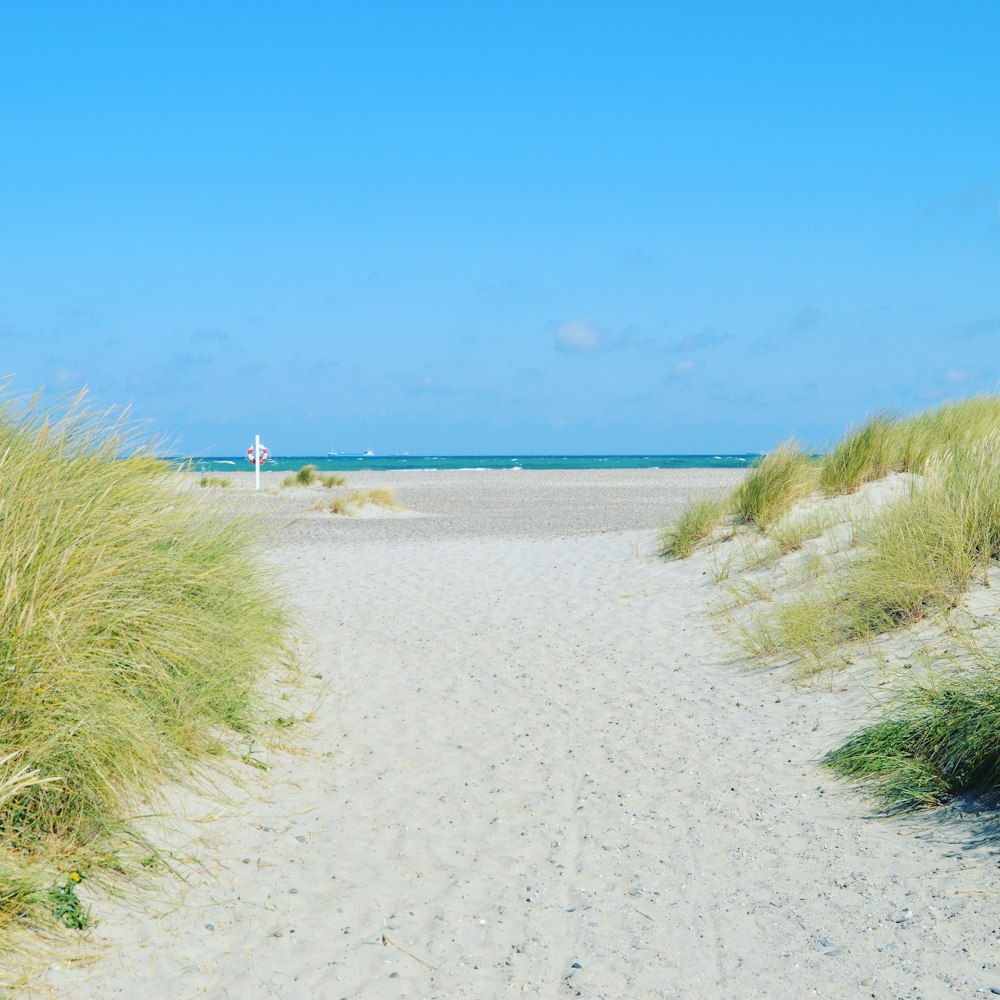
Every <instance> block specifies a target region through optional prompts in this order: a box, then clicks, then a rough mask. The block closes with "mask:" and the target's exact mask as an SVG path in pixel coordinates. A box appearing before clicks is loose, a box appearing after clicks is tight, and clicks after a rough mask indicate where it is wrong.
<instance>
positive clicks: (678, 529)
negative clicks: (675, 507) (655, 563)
mask: <svg viewBox="0 0 1000 1000" xmlns="http://www.w3.org/2000/svg"><path fill="white" fill-rule="evenodd" d="M721 514H722V504H721V503H720V502H719V501H718V500H713V499H711V498H709V497H703V498H702V499H699V500H692V501H691V502H690V503H689V504H688V505H687V506H686V507H685V508H684V510H683V511H681V514H680V516H679V517H678V518H677V520H676V522H674V523H673V524H672V525H668V526H667V527H665V528H664V529H663V531H662V532H661V533H660V555H663V556H666V557H667V558H669V559H686V558H687V557H688V556H690V555H691V554H692V553H693V552H694V550H695V549H696V548H697V547H698V546H699V544H700V543H701V542H703V541H704V540H705V539H706V538H707V537H708V536H709V535H710V534H711V533H712V531H713V530H714V529H715V527H716V525H717V524H718V523H719V518H720V516H721Z"/></svg>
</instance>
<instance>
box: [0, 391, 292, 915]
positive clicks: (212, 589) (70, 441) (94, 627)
mask: <svg viewBox="0 0 1000 1000" xmlns="http://www.w3.org/2000/svg"><path fill="white" fill-rule="evenodd" d="M134 448H135V443H134V442H133V441H132V440H131V439H130V436H129V434H128V432H127V431H126V430H125V429H124V428H123V427H122V426H120V425H115V424H114V423H112V422H110V421H109V418H101V417H96V418H95V417H93V416H91V415H88V414H87V413H86V412H84V411H83V410H82V409H80V406H79V404H77V405H74V406H71V407H70V408H69V409H68V410H67V411H65V412H63V413H61V414H53V413H42V412H39V411H37V410H36V409H32V408H31V407H27V408H24V407H18V406H17V405H7V406H5V407H2V408H0V747H2V748H3V750H2V753H3V756H2V758H0V859H2V860H0V926H3V925H4V924H5V923H10V922H12V921H14V922H16V921H22V922H23V921H29V922H32V921H39V920H41V919H43V917H44V915H45V914H46V913H47V914H49V915H50V916H52V914H53V913H54V910H55V907H54V902H53V901H54V900H55V899H57V898H58V899H59V900H61V905H63V906H64V908H65V907H70V908H72V901H71V900H70V899H69V896H72V893H73V880H70V881H66V876H65V872H66V871H68V870H69V869H70V868H72V870H73V871H79V870H82V869H84V868H85V867H86V866H87V865H88V864H93V863H94V861H93V859H94V857H95V856H97V854H100V855H102V856H112V855H113V854H114V850H115V844H121V843H123V842H124V840H123V838H124V837H125V834H124V833H123V830H124V827H125V824H126V823H127V820H128V817H129V815H130V814H131V812H132V811H133V809H134V808H135V804H136V802H137V801H138V800H139V799H140V798H142V799H146V800H149V799H154V798H155V796H156V792H157V789H158V788H160V787H161V786H162V785H163V783H164V782H165V781H166V780H168V779H170V778H176V777H181V776H183V775H184V774H185V773H187V772H188V771H189V769H190V768H191V767H193V766H194V764H195V763H196V761H197V760H198V759H199V758H200V757H203V756H204V755H209V754H211V755H214V754H217V753H218V752H219V751H220V749H221V748H222V746H223V744H224V742H225V736H224V733H225V732H226V731H227V730H228V731H230V732H232V731H237V732H249V731H250V730H251V729H252V727H253V725H254V720H255V696H254V685H255V681H256V679H257V677H258V675H259V673H260V671H261V668H262V666H263V664H264V661H265V660H266V659H267V658H268V657H271V656H273V655H275V654H276V652H277V651H278V650H279V648H280V646H281V641H282V632H283V627H284V625H283V613H282V610H281V608H280V606H279V602H278V601H277V599H276V598H275V596H274V593H273V591H272V589H271V586H270V584H269V583H268V580H267V578H266V577H265V576H264V575H263V573H262V571H261V569H260V568H259V566H258V565H257V564H256V562H255V561H254V559H253V558H252V555H251V552H250V551H249V545H248V539H249V538H250V537H251V535H250V534H249V533H247V532H246V531H245V530H244V526H243V525H241V524H240V523H239V522H237V521H234V520H232V519H231V518H226V517H224V516H222V515H221V514H219V513H217V512H213V508H212V506H211V505H206V504H204V503H199V502H196V501H194V500H192V499H189V498H188V497H186V496H185V495H183V494H182V493H179V492H178V491H177V490H176V488H175V479H174V478H173V476H172V474H171V472H170V470H169V468H168V467H167V466H166V465H164V464H162V463H160V462H158V461H156V460H154V459H153V458H150V457H148V456H146V455H144V454H142V453H138V454H137V453H135V450H134ZM147 808H148V807H147ZM109 843H110V845H111V846H110V847H108V844H109ZM97 845H100V848H99V850H98V846H97ZM95 852H96V854H95ZM88 858H89V859H90V860H89V861H88ZM53 872H62V873H63V874H62V875H61V876H60V877H59V878H58V879H55V878H54V875H53ZM46 880H48V885H47V887H46V886H45V884H44V883H45V881H46ZM53 886H55V888H58V889H59V891H58V893H56V896H55V897H54V896H53V895H52V892H53V891H55V890H54V889H53ZM60 887H61V888H60ZM64 922H65V921H64Z"/></svg>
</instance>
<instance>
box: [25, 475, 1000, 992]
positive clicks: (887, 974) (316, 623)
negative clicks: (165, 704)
mask: <svg viewBox="0 0 1000 1000" xmlns="http://www.w3.org/2000/svg"><path fill="white" fill-rule="evenodd" d="M741 475H742V473H740V472H738V471H735V470H718V471H714V470H713V471H709V470H683V471H664V470H627V471H625V470H619V471H615V472H599V471H587V470H583V471H576V472H529V471H509V472H496V471H487V472H482V471H481V472H476V471H467V472H440V473H420V472H408V473H364V474H357V475H355V476H351V477H350V485H351V487H357V488H369V487H373V486H381V485H388V486H391V487H392V488H393V489H394V491H395V493H396V495H397V497H398V499H399V501H400V503H401V504H402V505H404V506H405V507H406V508H408V509H407V510H405V511H386V510H378V511H366V512H364V513H363V514H362V515H360V516H357V517H353V518H348V517H338V516H334V515H331V514H329V513H328V512H327V511H324V510H314V509H311V507H312V506H313V505H314V504H315V503H316V502H317V501H319V500H322V499H323V498H324V497H326V496H328V495H329V491H324V490H322V489H319V488H317V489H301V490H297V489H280V488H278V487H279V483H280V479H281V477H280V476H279V475H278V474H275V473H265V474H264V476H263V479H264V485H265V490H264V491H262V492H261V493H260V494H254V493H253V489H252V482H253V477H252V474H251V473H242V472H241V473H238V474H235V475H232V476H230V477H229V478H230V479H231V480H232V482H233V485H232V486H231V487H230V488H229V489H226V490H222V489H219V490H204V491H201V492H202V493H203V494H204V495H205V496H204V499H205V501H206V502H210V503H219V504H222V505H224V506H226V507H228V508H231V509H233V510H236V511H239V512H243V513H247V514H249V515H250V516H251V517H252V518H253V519H254V524H255V528H254V530H256V531H258V532H259V543H258V548H259V551H260V556H261V559H262V560H263V561H264V562H265V563H266V564H267V565H268V566H270V567H272V568H273V570H274V572H275V573H276V575H277V577H278V579H279V581H280V583H281V586H282V588H283V590H284V591H285V593H286V595H287V600H288V602H289V603H290V605H291V606H292V608H293V610H294V616H295V626H294V628H293V632H292V634H293V636H294V637H295V639H296V642H295V643H294V649H295V652H296V655H297V659H298V661H299V667H300V671H301V676H300V678H299V679H298V681H297V682H295V683H288V682H287V681H280V682H278V681H276V682H275V684H274V685H273V697H274V698H275V704H276V705H277V706H278V708H276V709H275V715H278V714H279V711H280V714H281V716H282V717H283V718H285V717H286V716H287V718H288V719H289V720H296V721H294V722H293V723H292V724H290V725H289V726H288V728H287V729H286V730H284V732H283V735H282V737H281V741H280V744H281V745H280V746H271V747H267V746H264V745H263V744H261V745H260V746H256V745H254V746H252V747H248V752H247V754H246V756H248V757H250V758H251V759H256V760H257V761H258V763H260V764H262V765H264V766H266V770H264V769H260V768H253V767H249V766H245V765H244V764H243V763H240V762H237V763H235V764H234V765H233V767H234V768H237V769H239V775H240V782H239V783H225V782H222V783H221V784H219V785H218V786H217V787H215V788H214V789H212V788H206V789H205V790H204V791H203V792H202V793H200V794H196V793H192V792H180V791H176V792H172V793H171V796H170V799H169V802H170V809H169V813H170V815H171V817H172V818H171V819H160V820H147V821H143V823H144V824H145V825H143V823H140V824H139V825H140V827H141V828H143V829H147V828H148V831H149V835H150V836H151V837H153V838H154V840H157V842H159V843H162V844H164V845H165V847H166V848H167V849H168V850H169V852H170V858H171V864H172V865H173V867H174V868H175V874H173V875H170V874H168V875H161V876H156V877H152V876H151V877H150V879H149V883H148V884H146V885H143V886H141V887H138V889H137V891H136V892H134V893H129V894H128V895H127V896H126V897H124V898H120V899H109V898H107V897H106V896H104V895H100V894H91V895H88V896H86V898H87V901H88V902H89V903H90V904H91V906H92V915H93V917H94V921H95V925H94V927H93V928H92V929H91V930H89V931H87V932H86V934H85V935H84V936H82V938H80V939H79V941H77V940H76V939H74V940H73V941H72V942H71V943H70V944H68V945H67V946H66V947H65V948H63V949H62V951H61V954H60V956H59V957H58V958H57V959H56V960H55V961H53V962H52V963H51V964H50V965H49V966H48V967H47V968H46V969H44V970H41V971H40V972H39V973H38V975H36V976H34V977H33V984H34V985H33V987H32V988H30V990H29V992H30V993H31V994H32V995H34V994H37V995H39V996H43V995H56V996H70V995H72V996H74V997H77V998H106V997H115V996H121V997H131V996H143V997H162V998H178V997H185V998H187V997H211V998H234V1000H235V998H258V997H259V998H287V1000H296V998H312V997H322V998H326V997H330V998H339V997H350V998H425V997H426V998H430V997H440V998H445V997H448V998H451V997H469V998H475V997H483V998H490V997H503V996H529V997H538V998H543V1000H544V998H549V997H563V996H565V997H575V996H580V997H584V998H592V1000H596V998H633V997H635V998H697V997H704V996H715V995H718V996H725V997H730V998H751V997H771V998H782V1000H784V998H787V1000H792V998H800V997H804V996H817V997H876V998H897V997H898V998H904V997H905V998H914V1000H915V998H935V997H947V996H970V995H976V994H987V995H988V994H989V993H990V991H991V990H992V991H993V992H1000V967H997V959H996V919H995V910H996V899H997V894H998V893H1000V872H998V868H997V862H996V858H995V854H994V850H993V848H992V847H991V843H990V840H989V834H990V833H991V831H989V830H986V829H983V828H982V826H981V825H980V823H979V822H977V817H976V816H974V815H967V814H966V815H956V814H955V813H953V812H948V811H944V812H941V811H939V812H936V813H928V814H920V815H918V816H916V817H911V818H908V819H892V820H886V819H881V818H875V817H873V816H872V813H871V804H870V802H869V801H867V800H866V799H865V798H863V797H862V796H861V795H859V794H858V793H857V792H855V791H853V790H851V789H849V788H846V787H844V786H843V785H842V784H840V783H838V782H837V781H836V780H835V779H834V778H833V777H832V776H831V775H830V774H829V773H828V772H826V771H824V770H822V769H821V768H820V767H819V766H818V765H817V760H818V759H819V758H820V757H821V756H822V755H823V753H824V752H826V751H827V750H828V749H829V748H830V747H831V746H832V745H833V744H835V743H836V742H837V741H838V739H840V738H842V737H843V735H844V734H845V733H846V732H849V731H850V730H851V729H852V727H853V726H854V725H855V724H856V722H857V720H858V718H859V716H860V715H861V714H862V713H863V712H864V710H865V707H866V704H867V701H868V700H867V696H866V693H865V691H864V690H863V688H862V687H861V686H859V685H858V684H857V683H856V682H853V681H852V680H851V678H850V677H849V676H846V675H845V676H841V675H834V676H832V677H830V676H826V677H824V678H822V679H821V680H819V681H817V682H814V683H813V684H810V685H805V686H803V685H798V686H796V685H792V684H790V683H788V681H787V678H785V677H784V676H783V675H782V674H781V673H780V672H760V671H758V672H750V671H748V670H747V669H746V665H745V663H744V662H743V661H742V660H741V659H740V657H739V654H738V652H737V650H736V647H735V645H734V643H733V637H732V635H730V634H728V633H727V631H726V629H725V628H724V627H723V625H722V623H721V622H720V620H719V618H718V617H717V616H715V615H713V614H712V613H711V612H712V608H713V602H714V601H715V599H716V598H717V595H716V593H715V591H714V588H713V585H712V558H713V557H712V554H711V553H710V552H702V553H699V554H697V555H695V556H694V557H693V558H691V559H689V560H685V561H679V562H668V561H665V560H663V559H662V558H660V557H659V556H657V554H656V534H657V530H658V528H659V527H660V526H661V524H662V523H663V522H664V521H665V520H667V519H669V518H670V517H672V516H675V515H676V514H677V513H678V512H679V511H680V509H681V508H682V506H683V505H684V503H685V502H686V500H687V499H689V498H690V497H693V496H701V495H722V494H725V493H727V492H728V491H729V490H731V489H732V487H733V486H734V485H735V484H736V483H737V482H738V481H739V479H740V477H741ZM190 489H191V491H192V492H193V491H195V490H199V489H200V488H199V487H198V486H197V477H194V478H193V479H192V481H191V486H190ZM85 893H86V887H84V888H83V889H81V894H85Z"/></svg>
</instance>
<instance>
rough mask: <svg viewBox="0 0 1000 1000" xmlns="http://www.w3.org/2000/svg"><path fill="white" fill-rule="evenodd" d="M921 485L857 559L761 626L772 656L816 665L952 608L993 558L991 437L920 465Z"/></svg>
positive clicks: (873, 530) (996, 471)
mask: <svg viewBox="0 0 1000 1000" xmlns="http://www.w3.org/2000/svg"><path fill="white" fill-rule="evenodd" d="M927 472H928V475H927V479H926V481H924V482H920V483H915V484H914V486H913V488H912V489H911V491H910V493H909V495H908V496H906V497H905V498H904V499H903V500H901V501H899V502H897V503H896V504H894V505H893V506H891V507H889V508H887V509H886V510H885V511H883V512H882V513H881V514H880V515H879V516H878V517H876V518H875V519H874V520H873V521H872V522H871V523H870V524H869V525H867V526H864V527H861V528H860V529H859V536H860V544H861V555H860V557H859V558H858V559H857V560H855V561H854V562H853V563H852V564H851V565H850V566H849V567H848V568H847V569H846V571H845V572H844V573H843V574H842V575H841V576H840V577H839V578H837V579H836V580H835V581H834V582H832V583H831V584H830V585H828V586H827V587H825V588H822V589H820V590H819V591H818V592H816V593H813V594H811V595H809V596H807V597H804V598H801V599H799V600H797V601H794V602H791V603H789V604H787V605H785V606H784V607H782V608H781V609H780V610H778V611H777V612H776V613H775V615H774V617H773V618H772V620H771V621H770V623H769V626H770V627H769V632H770V637H771V640H770V644H769V648H771V649H772V652H773V653H774V654H775V655H793V656H794V655H796V654H797V653H799V652H802V651H807V652H808V653H809V654H810V655H812V656H813V657H814V658H818V659H820V660H822V659H823V657H824V655H825V654H826V653H828V652H829V651H830V650H832V649H833V648H835V647H836V646H838V645H841V644H843V643H846V642H852V641H855V640H858V639H868V638H871V637H872V636H875V635H880V634H882V633H885V632H890V631H892V630H893V629H896V628H900V627H903V626H906V625H910V624H912V623H913V622H915V621H918V620H919V619H921V618H923V617H925V616H927V615H928V614H931V613H934V612H941V611H947V610H949V609H951V608H954V607H955V606H956V605H957V604H958V603H959V601H960V600H961V598H962V595H963V594H964V593H965V592H966V591H967V590H968V588H969V586H970V584H971V583H972V582H973V581H974V580H976V579H977V578H979V579H982V580H984V581H985V582H988V574H989V567H990V565H991V564H992V563H993V562H995V561H996V559H997V558H998V557H1000V437H998V436H997V435H991V436H989V437H987V438H985V439H984V440H982V441H980V442H978V443H975V444H972V445H968V446H963V447H960V448H958V449H955V450H954V451H953V452H952V453H951V454H950V455H947V456H942V457H939V458H938V459H936V460H933V461H929V462H928V464H927Z"/></svg>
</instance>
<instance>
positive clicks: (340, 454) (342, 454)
mask: <svg viewBox="0 0 1000 1000" xmlns="http://www.w3.org/2000/svg"><path fill="white" fill-rule="evenodd" d="M326 457H327V458H374V457H375V452H373V451H372V450H371V448H369V449H368V450H367V451H328V452H327V453H326Z"/></svg>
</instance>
